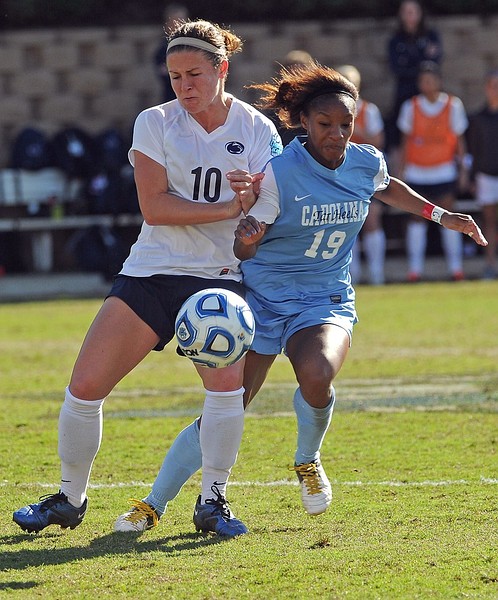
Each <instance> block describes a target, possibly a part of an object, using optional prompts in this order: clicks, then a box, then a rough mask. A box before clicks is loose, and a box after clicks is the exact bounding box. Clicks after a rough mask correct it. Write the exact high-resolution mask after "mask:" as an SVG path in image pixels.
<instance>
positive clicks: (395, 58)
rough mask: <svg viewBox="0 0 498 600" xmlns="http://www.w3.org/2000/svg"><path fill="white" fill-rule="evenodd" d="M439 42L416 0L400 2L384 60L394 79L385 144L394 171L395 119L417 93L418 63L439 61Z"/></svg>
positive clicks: (396, 129) (440, 45)
mask: <svg viewBox="0 0 498 600" xmlns="http://www.w3.org/2000/svg"><path fill="white" fill-rule="evenodd" d="M442 54H443V51H442V43H441V39H440V36H439V33H438V32H437V31H436V30H435V29H430V28H428V27H427V25H426V22H425V12H424V9H423V6H422V4H421V3H420V2H419V1H418V0H403V1H402V2H401V4H400V5H399V9H398V28H397V30H396V32H395V33H394V35H393V36H392V37H391V39H390V40H389V44H388V57H389V66H390V69H391V72H392V73H393V75H394V77H395V90H394V98H393V103H392V108H391V113H390V115H389V118H388V119H387V122H386V142H387V151H388V153H389V158H390V160H391V161H392V162H394V164H393V165H392V166H391V172H393V170H395V169H396V164H395V163H396V149H397V147H398V146H399V143H400V132H399V130H398V128H397V125H396V124H397V119H398V115H399V110H400V108H401V105H402V104H403V102H404V101H405V100H408V99H409V98H411V97H412V96H415V94H418V93H419V89H418V85H417V78H418V71H419V67H420V63H422V62H423V61H426V60H431V61H433V62H436V63H438V64H439V63H440V62H441V58H442Z"/></svg>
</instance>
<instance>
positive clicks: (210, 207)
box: [140, 192, 240, 225]
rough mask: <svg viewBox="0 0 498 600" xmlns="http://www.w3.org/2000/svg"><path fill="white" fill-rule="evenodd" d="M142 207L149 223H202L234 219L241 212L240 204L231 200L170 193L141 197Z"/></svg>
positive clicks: (145, 218)
mask: <svg viewBox="0 0 498 600" xmlns="http://www.w3.org/2000/svg"><path fill="white" fill-rule="evenodd" d="M140 208H141V211H142V215H143V217H144V220H145V222H146V223H147V224H148V225H201V224H204V223H216V222H218V221H224V220H226V219H234V218H236V217H238V216H239V214H240V205H239V206H237V203H236V202H235V201H234V200H231V201H230V202H213V203H204V202H202V203H201V202H194V201H193V200H185V199H184V198H179V197H178V196H174V195H173V194H169V193H166V192H164V193H160V194H157V196H156V197H154V198H147V199H146V200H143V199H142V198H140Z"/></svg>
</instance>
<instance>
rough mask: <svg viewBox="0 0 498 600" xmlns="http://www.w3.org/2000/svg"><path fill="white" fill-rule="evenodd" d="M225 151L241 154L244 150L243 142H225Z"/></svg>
mask: <svg viewBox="0 0 498 600" xmlns="http://www.w3.org/2000/svg"><path fill="white" fill-rule="evenodd" d="M225 148H226V151H227V152H228V153H230V154H242V152H244V150H245V148H244V144H243V143H242V142H235V141H233V142H227V143H226V144H225Z"/></svg>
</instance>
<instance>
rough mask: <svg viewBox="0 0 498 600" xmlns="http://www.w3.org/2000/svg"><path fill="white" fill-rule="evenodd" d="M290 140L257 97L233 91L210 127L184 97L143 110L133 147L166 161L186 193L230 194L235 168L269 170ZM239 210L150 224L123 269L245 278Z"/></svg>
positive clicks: (189, 197)
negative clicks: (237, 248)
mask: <svg viewBox="0 0 498 600" xmlns="http://www.w3.org/2000/svg"><path fill="white" fill-rule="evenodd" d="M281 149H282V145H281V142H280V138H279V136H278V133H277V130H276V128H275V126H274V124H273V123H272V122H271V121H270V119H268V118H267V117H265V116H264V115H262V114H261V113H260V112H259V111H257V110H256V109H254V108H253V107H252V106H250V105H249V104H246V103H245V102H241V101H240V100H237V99H236V98H232V104H231V106H230V110H229V112H228V117H227V120H226V122H225V124H224V125H222V126H221V127H218V128H217V129H216V130H215V131H213V132H211V133H208V132H207V131H206V130H205V129H203V128H202V127H201V126H200V125H199V123H197V121H196V120H195V119H194V118H193V117H192V116H191V115H190V114H189V113H188V112H187V111H186V110H185V109H183V108H182V106H181V105H180V103H179V102H178V101H177V100H173V101H172V102H168V103H166V104H161V105H159V106H154V107H152V108H149V109H146V110H144V111H143V112H141V113H140V114H139V115H138V117H137V119H136V121H135V127H134V132H133V143H132V147H131V149H130V152H129V159H130V162H131V164H132V165H133V164H134V151H135V150H138V151H140V152H142V153H143V154H145V155H147V156H148V157H150V158H152V159H153V160H155V161H156V162H158V163H159V164H160V165H162V166H164V168H165V169H166V171H167V175H168V184H169V190H168V191H169V192H171V193H172V194H175V195H177V196H179V197H181V198H185V199H186V201H195V202H228V201H230V200H231V199H232V198H233V196H234V193H233V191H232V190H231V188H230V185H229V182H228V180H227V178H226V173H227V172H228V171H231V170H232V169H245V170H247V171H249V172H251V173H255V172H258V171H261V170H262V169H263V167H264V166H265V164H266V163H267V162H268V160H269V159H270V158H271V157H272V156H276V155H277V154H279V153H280V152H281ZM238 221H239V217H237V218H236V219H230V220H225V221H220V222H216V223H208V224H202V225H164V226H163V225H161V226H158V225H155V226H151V225H147V224H146V223H144V224H143V226H142V229H141V232H140V235H139V237H138V239H137V241H136V242H135V244H134V245H133V247H132V249H131V251H130V255H129V256H128V258H127V259H126V261H125V263H124V265H123V269H122V270H121V273H123V274H124V275H130V276H134V277H148V276H150V275H157V274H164V275H191V276H195V277H204V278H218V277H226V278H229V279H235V280H240V279H241V275H240V270H239V261H238V260H237V258H236V257H235V255H234V254H233V250H232V247H233V241H234V231H235V229H236V227H237V223H238Z"/></svg>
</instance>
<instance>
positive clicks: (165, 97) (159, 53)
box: [154, 4, 188, 102]
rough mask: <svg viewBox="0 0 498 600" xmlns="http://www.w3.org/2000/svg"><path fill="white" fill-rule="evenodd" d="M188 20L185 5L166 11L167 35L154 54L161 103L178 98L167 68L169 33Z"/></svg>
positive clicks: (172, 6) (169, 6)
mask: <svg viewBox="0 0 498 600" xmlns="http://www.w3.org/2000/svg"><path fill="white" fill-rule="evenodd" d="M187 19H188V9H187V7H186V6H183V4H168V5H167V6H166V8H165V9H164V25H163V29H164V31H165V33H166V35H165V36H163V39H162V41H161V43H160V44H159V46H158V48H157V50H156V52H155V54H154V68H155V71H156V75H157V77H158V79H159V81H160V82H161V102H169V101H170V100H174V99H175V98H176V95H175V92H174V91H173V88H172V87H171V81H170V78H169V73H168V69H167V68H166V49H167V47H168V37H167V36H168V32H169V31H170V30H173V29H174V28H175V27H176V25H177V24H178V23H180V22H182V21H186V20H187Z"/></svg>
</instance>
